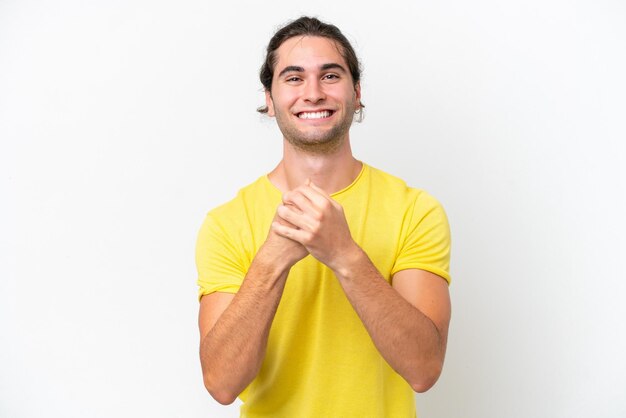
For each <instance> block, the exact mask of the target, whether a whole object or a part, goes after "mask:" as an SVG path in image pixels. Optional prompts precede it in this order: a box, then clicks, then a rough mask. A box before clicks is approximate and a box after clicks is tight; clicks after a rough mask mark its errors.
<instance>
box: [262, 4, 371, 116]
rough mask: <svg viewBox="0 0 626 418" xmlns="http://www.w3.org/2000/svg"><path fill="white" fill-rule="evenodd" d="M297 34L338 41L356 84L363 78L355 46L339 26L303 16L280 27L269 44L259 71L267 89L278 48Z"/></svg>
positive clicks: (270, 81) (272, 74)
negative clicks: (353, 46)
mask: <svg viewBox="0 0 626 418" xmlns="http://www.w3.org/2000/svg"><path fill="white" fill-rule="evenodd" d="M295 36H318V37H322V38H328V39H330V40H332V41H334V42H336V43H337V44H338V45H339V46H341V48H340V52H341V55H342V57H343V59H344V60H345V61H346V63H347V64H348V70H349V71H350V74H351V75H352V80H353V82H354V85H355V86H356V85H357V83H358V82H359V81H360V80H361V73H362V69H361V64H360V63H359V59H358V58H357V56H356V53H355V52H354V48H352V45H350V42H349V41H348V39H347V38H346V37H345V36H344V35H343V33H341V31H340V30H339V28H338V27H337V26H335V25H331V24H329V23H324V22H321V21H320V20H318V19H317V18H315V17H308V16H302V17H300V18H299V19H296V20H294V21H292V22H289V23H288V24H287V25H285V26H283V27H282V28H280V29H278V31H277V32H276V33H275V34H274V36H273V37H272V39H270V42H269V44H268V45H267V54H266V55H265V62H264V63H263V65H262V66H261V71H260V72H259V78H260V79H261V83H262V84H263V88H264V89H265V90H266V91H269V92H271V91H272V79H273V78H274V69H275V67H276V61H277V59H278V57H277V56H276V50H277V49H278V48H280V46H281V45H282V44H283V42H285V41H286V40H288V39H291V38H293V37H295ZM361 107H362V108H363V107H365V105H363V104H361ZM267 110H268V109H267V106H261V107H259V108H258V109H257V111H258V112H260V113H267Z"/></svg>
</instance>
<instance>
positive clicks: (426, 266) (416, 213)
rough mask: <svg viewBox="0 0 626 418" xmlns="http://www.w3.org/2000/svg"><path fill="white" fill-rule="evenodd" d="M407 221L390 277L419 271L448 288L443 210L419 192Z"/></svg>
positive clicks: (447, 242) (447, 231) (447, 243)
mask: <svg viewBox="0 0 626 418" xmlns="http://www.w3.org/2000/svg"><path fill="white" fill-rule="evenodd" d="M407 220H408V222H409V225H408V228H407V229H406V231H407V233H406V236H405V239H404V241H403V243H402V244H401V248H400V252H399V255H398V257H397V259H396V262H395V264H394V266H393V268H392V271H391V274H392V275H393V274H395V273H397V272H398V271H400V270H406V269H413V268H415V269H421V270H426V271H429V272H431V273H434V274H436V275H438V276H441V277H443V278H444V279H445V280H446V281H447V282H448V284H449V283H450V226H449V224H448V218H447V216H446V213H445V211H444V209H443V207H442V206H441V204H440V203H439V202H438V201H437V200H436V199H435V198H434V197H432V196H430V195H428V194H427V193H425V192H421V193H419V194H418V196H417V197H416V199H415V203H414V206H413V210H412V212H411V214H410V216H408V217H407Z"/></svg>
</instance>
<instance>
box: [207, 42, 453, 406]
mask: <svg viewBox="0 0 626 418" xmlns="http://www.w3.org/2000/svg"><path fill="white" fill-rule="evenodd" d="M277 52H278V61H277V64H276V68H275V74H274V79H273V85H272V91H271V92H266V102H267V105H268V109H269V112H268V114H269V115H270V116H274V117H276V120H277V123H278V125H279V127H280V129H281V132H282V133H283V137H284V138H283V159H282V161H281V162H280V163H279V164H278V166H277V167H276V168H275V169H274V170H273V171H272V172H271V173H270V175H269V178H270V181H272V183H273V184H274V185H276V186H277V187H278V188H279V189H280V190H282V191H283V192H284V194H283V203H282V204H281V205H280V206H279V207H278V208H277V211H276V215H275V218H274V221H273V223H272V227H271V229H270V231H269V232H268V236H267V239H266V241H265V242H264V244H263V245H262V246H261V248H260V250H259V252H258V253H257V255H256V256H255V258H254V260H253V262H252V264H251V266H250V269H249V271H248V273H247V274H246V277H245V278H244V280H243V283H242V286H241V288H240V290H239V291H238V292H237V293H236V294H234V295H233V294H228V293H220V292H216V293H213V294H210V295H207V296H204V297H203V298H202V300H201V302H200V314H199V326H200V335H201V344H200V359H201V363H202V370H203V376H204V382H205V386H206V388H207V389H208V391H209V393H211V395H212V396H213V397H214V398H215V399H216V400H217V401H218V402H220V403H223V404H229V403H232V402H233V401H234V399H235V398H236V397H237V395H238V394H239V393H241V391H242V390H243V389H245V387H246V386H247V385H248V384H249V383H250V382H251V381H252V380H253V379H254V377H255V376H256V375H257V373H258V371H259V369H260V367H261V363H262V361H263V358H264V355H265V349H266V345H267V338H268V335H269V329H270V327H271V324H272V321H273V319H274V315H275V313H276V309H277V307H278V303H279V301H280V298H281V296H282V292H283V289H284V286H285V282H286V280H287V276H288V273H289V269H290V268H291V267H292V266H293V265H294V264H295V263H297V262H298V261H299V260H301V259H302V258H304V257H305V256H306V255H308V254H311V255H312V256H313V257H315V258H316V259H318V260H319V261H320V262H322V263H324V264H325V265H327V266H328V267H329V268H331V269H332V270H333V272H334V273H335V275H336V276H337V279H338V280H339V282H340V284H341V286H342V288H343V290H344V292H345V294H346V297H347V298H348V300H349V301H350V303H351V304H352V306H353V307H354V309H355V311H356V312H357V314H358V315H359V317H360V319H361V321H362V322H363V324H364V326H365V328H366V329H367V331H368V333H369V335H370V336H371V338H372V341H373V342H374V344H375V345H376V347H377V349H378V350H379V352H380V354H381V355H382V356H383V358H385V360H386V361H387V362H388V363H389V365H390V366H391V367H393V369H394V370H396V372H398V374H400V375H401V376H402V377H403V378H404V379H405V380H406V381H407V382H408V383H409V384H410V385H411V387H412V388H413V389H414V390H415V391H417V392H424V391H426V390H428V389H429V388H430V387H432V385H433V384H434V383H435V382H436V381H437V379H438V377H439V375H440V374H441V370H442V367H443V361H444V357H445V351H446V343H447V334H448V324H449V321H450V298H449V293H448V286H447V283H446V281H445V280H444V279H442V278H441V277H439V276H437V275H435V274H432V273H430V272H426V271H423V270H417V269H409V270H403V271H400V272H398V273H396V274H395V275H394V276H393V278H392V284H393V285H390V284H389V283H388V282H387V281H386V280H385V279H384V278H383V277H382V275H381V274H380V272H378V270H377V269H376V267H375V266H374V265H373V264H372V262H371V261H370V259H369V258H368V256H367V254H365V252H364V251H363V250H362V249H361V248H360V247H359V246H358V245H357V244H356V242H354V240H353V239H352V236H351V234H350V230H349V228H348V224H347V222H346V218H345V215H344V213H343V208H342V207H341V205H339V204H338V203H337V202H336V201H334V200H333V199H332V198H331V197H330V195H331V194H332V193H333V192H335V191H338V190H341V189H343V188H345V187H346V186H348V185H349V184H351V183H352V181H353V180H354V179H355V178H356V176H357V175H358V173H359V172H360V170H361V163H360V162H359V161H357V160H356V159H355V158H354V157H353V156H352V151H351V148H350V138H349V128H350V124H351V122H352V117H353V114H354V112H355V110H357V109H359V108H360V97H361V91H360V86H359V85H358V84H356V85H355V84H354V82H353V81H352V78H351V76H350V74H349V73H348V72H347V71H346V69H347V64H346V63H345V61H344V59H343V57H342V56H341V53H340V50H339V48H338V46H337V45H336V44H335V43H333V42H332V41H330V40H328V39H325V38H318V37H298V38H291V39H289V40H287V41H285V42H284V43H283V44H282V45H281V46H280V48H279V49H278V51H277ZM335 64H338V66H335ZM294 68H296V69H297V70H294ZM283 70H286V71H283ZM322 110H330V111H332V114H331V115H330V117H327V118H322V119H316V120H311V119H302V118H299V117H298V115H299V114H300V113H301V112H303V111H322ZM235 330H236V332H235Z"/></svg>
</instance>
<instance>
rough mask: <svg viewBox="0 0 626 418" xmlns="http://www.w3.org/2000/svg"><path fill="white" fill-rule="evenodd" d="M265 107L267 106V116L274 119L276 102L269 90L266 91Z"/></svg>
mask: <svg viewBox="0 0 626 418" xmlns="http://www.w3.org/2000/svg"><path fill="white" fill-rule="evenodd" d="M265 105H266V106H267V116H271V117H274V116H276V113H275V112H274V100H272V93H271V92H270V91H269V90H265Z"/></svg>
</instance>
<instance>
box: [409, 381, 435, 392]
mask: <svg viewBox="0 0 626 418" xmlns="http://www.w3.org/2000/svg"><path fill="white" fill-rule="evenodd" d="M435 382H437V379H434V380H420V381H415V382H413V383H411V388H413V391H415V392H417V393H424V392H426V391H427V390H428V389H430V388H432V387H433V386H434V385H435Z"/></svg>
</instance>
